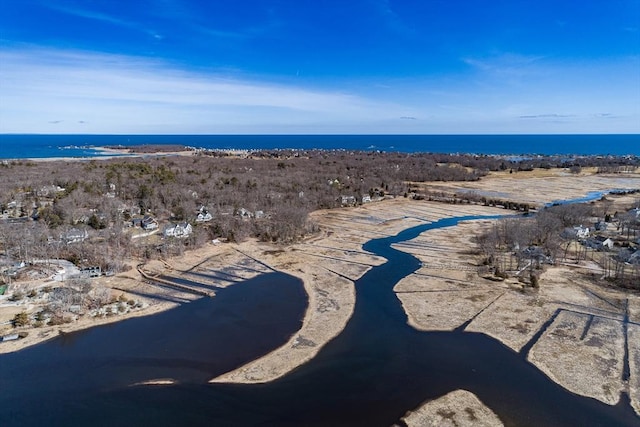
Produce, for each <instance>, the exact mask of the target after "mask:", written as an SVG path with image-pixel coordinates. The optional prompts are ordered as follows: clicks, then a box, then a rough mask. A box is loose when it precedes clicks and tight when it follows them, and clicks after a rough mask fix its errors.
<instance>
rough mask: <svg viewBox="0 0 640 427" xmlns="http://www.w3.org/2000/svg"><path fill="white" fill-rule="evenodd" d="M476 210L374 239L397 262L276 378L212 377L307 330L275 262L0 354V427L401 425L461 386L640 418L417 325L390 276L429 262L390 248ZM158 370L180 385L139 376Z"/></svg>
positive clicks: (565, 409)
mask: <svg viewBox="0 0 640 427" xmlns="http://www.w3.org/2000/svg"><path fill="white" fill-rule="evenodd" d="M474 218H478V217H460V218H450V219H444V220H441V221H438V222H435V223H431V224H426V225H421V226H417V227H414V228H411V229H408V230H405V231H403V232H401V233H400V234H398V235H396V236H393V237H388V238H383V239H376V240H372V241H370V242H368V243H367V244H366V245H365V246H364V249H365V250H367V251H370V252H372V253H375V254H377V255H380V256H382V257H384V258H386V259H387V260H388V261H387V262H386V263H385V264H383V265H380V266H378V267H374V268H372V269H371V270H369V271H368V272H367V273H366V274H365V275H364V276H362V278H360V279H359V280H358V281H357V282H356V284H355V286H356V306H355V310H354V313H353V316H352V318H351V319H350V321H349V322H348V324H347V326H346V328H345V330H344V331H343V332H342V333H341V334H340V335H339V336H337V337H336V338H335V339H333V340H332V341H330V342H329V343H328V344H327V345H326V346H325V347H324V348H323V349H322V350H321V351H320V352H319V354H318V355H317V356H316V357H315V358H314V359H313V360H311V361H310V362H308V363H306V364H305V365H303V366H301V367H299V368H297V369H295V370H294V371H293V372H291V373H290V374H288V375H286V376H284V377H282V378H281V379H279V380H276V381H273V382H270V383H265V384H258V385H237V384H208V383H207V380H209V379H210V378H212V377H214V376H217V375H219V374H221V373H223V372H226V371H229V370H231V369H234V368H236V367H238V366H241V365H242V364H244V363H246V362H247V361H249V360H252V359H255V358H257V357H259V356H260V355H262V354H265V353H266V352H268V351H270V350H271V349H273V348H276V347H278V346H279V345H282V344H284V343H285V342H286V341H287V339H288V337H289V336H291V334H293V333H295V332H296V331H297V329H298V328H299V327H300V319H301V318H302V316H303V314H304V309H305V306H306V300H305V294H304V291H303V288H302V286H301V283H300V282H299V281H298V280H297V279H294V278H292V277H290V276H286V275H283V274H278V273H274V274H268V275H263V276H260V277H258V278H256V279H253V280H249V281H246V282H243V283H240V284H237V285H234V286H233V287H230V288H228V289H224V290H221V291H220V292H219V294H218V296H217V297H216V298H213V299H208V298H205V299H201V300H198V301H196V302H194V303H190V304H186V305H183V306H181V307H179V308H177V309H175V310H171V311H169V312H166V313H161V314H158V315H155V316H151V317H147V318H138V319H130V320H126V321H123V322H119V323H117V324H114V325H110V326H103V327H97V328H94V329H90V330H87V331H82V332H78V333H73V334H69V335H66V336H64V337H59V338H56V339H55V340H52V341H50V342H47V343H44V344H42V345H39V346H35V347H33V348H28V349H25V350H23V351H20V352H17V353H14V354H8V355H3V356H0V426H28V425H38V426H43V425H47V426H52V425H59V426H86V425H91V426H96V425H105V426H106V425H109V426H114V425H117V426H122V425H132V426H134V425H135V426H140V425H153V426H158V425H166V426H187V425H207V426H242V425H247V426H254V425H258V426H340V425H345V426H391V425H393V424H396V423H400V418H401V417H402V416H403V415H404V414H405V413H406V412H407V411H408V410H411V409H414V408H417V407H418V406H420V405H421V404H422V403H423V402H424V401H425V400H430V399H434V398H437V397H440V396H442V395H444V394H446V393H448V392H450V391H453V390H457V389H465V390H469V391H471V392H472V393H474V394H475V395H477V396H478V397H479V398H480V400H482V401H483V402H484V403H485V404H486V405H487V406H488V407H489V408H491V409H492V410H493V411H494V412H495V413H496V414H497V415H498V416H499V417H500V419H501V420H502V422H503V423H504V424H505V425H509V426H536V427H538V426H639V425H640V418H639V417H637V416H636V415H635V414H634V413H633V411H632V410H631V408H630V405H629V404H628V400H627V399H621V403H620V404H618V405H617V406H608V405H606V404H604V403H601V402H599V401H597V400H594V399H590V398H585V397H580V396H577V395H574V394H572V393H570V392H568V391H567V390H565V389H564V388H562V387H560V386H559V385H557V384H556V383H554V382H553V381H551V380H550V379H549V378H548V377H547V376H546V375H544V374H543V373H542V372H541V371H540V370H538V369H537V368H536V367H535V366H533V365H532V364H530V363H529V362H528V361H527V360H526V358H525V357H524V356H523V355H521V354H519V353H516V352H514V351H513V350H511V349H510V348H508V347H506V346H504V345H503V344H501V343H500V342H498V341H497V340H495V339H493V338H490V337H488V336H486V335H483V334H478V333H470V332H464V331H462V330H459V331H454V332H420V331H416V330H415V329H413V328H412V327H410V326H408V325H407V317H406V314H405V312H404V311H403V309H402V307H401V304H400V301H399V300H398V299H397V298H396V296H395V294H394V292H393V287H394V285H395V284H396V283H397V282H398V281H399V280H400V279H402V278H403V277H405V276H407V275H409V274H411V273H412V272H414V271H416V270H417V269H418V268H419V266H420V263H419V261H418V260H417V259H416V258H415V257H413V256H412V255H409V254H406V253H404V252H400V251H398V250H395V249H393V248H392V247H391V245H392V244H393V243H398V242H402V241H406V240H410V239H412V238H415V237H416V236H418V235H419V234H420V233H422V232H424V231H426V230H430V229H435V228H439V227H448V226H453V225H455V224H457V222H458V221H460V220H466V219H474ZM152 378H170V379H173V380H175V383H174V384H172V385H165V386H140V385H138V386H136V385H132V384H136V383H139V382H141V381H145V380H148V379H152Z"/></svg>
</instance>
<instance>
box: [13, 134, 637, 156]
mask: <svg viewBox="0 0 640 427" xmlns="http://www.w3.org/2000/svg"><path fill="white" fill-rule="evenodd" d="M143 144H181V145H186V146H190V147H197V148H209V149H288V148H292V149H315V148H317V149H327V150H334V149H345V150H366V151H375V150H379V151H386V152H389V151H397V152H403V153H416V152H431V153H474V154H505V155H531V154H546V155H553V154H559V155H640V134H631V135H619V134H616V135H35V134H0V159H26V158H51V157H99V156H101V155H103V154H101V153H100V152H99V151H96V150H94V149H93V148H95V147H103V146H106V145H126V146H134V145H143Z"/></svg>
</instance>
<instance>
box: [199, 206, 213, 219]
mask: <svg viewBox="0 0 640 427" xmlns="http://www.w3.org/2000/svg"><path fill="white" fill-rule="evenodd" d="M212 219H213V216H212V215H211V214H210V213H209V211H208V210H207V209H206V208H205V207H204V206H202V207H200V210H199V211H198V215H197V216H196V222H208V221H211V220H212Z"/></svg>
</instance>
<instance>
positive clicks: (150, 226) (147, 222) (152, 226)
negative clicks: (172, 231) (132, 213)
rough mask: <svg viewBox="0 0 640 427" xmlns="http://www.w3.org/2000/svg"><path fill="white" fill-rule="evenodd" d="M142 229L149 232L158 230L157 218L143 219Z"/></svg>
mask: <svg viewBox="0 0 640 427" xmlns="http://www.w3.org/2000/svg"><path fill="white" fill-rule="evenodd" d="M140 227H142V229H143V230H147V231H151V230H156V229H157V228H158V221H156V219H155V218H153V217H151V216H148V215H146V216H145V217H144V218H142V221H140Z"/></svg>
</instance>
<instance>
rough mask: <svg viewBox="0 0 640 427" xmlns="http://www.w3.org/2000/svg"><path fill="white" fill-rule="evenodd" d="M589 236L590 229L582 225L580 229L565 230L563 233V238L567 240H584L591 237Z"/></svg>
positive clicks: (570, 228)
mask: <svg viewBox="0 0 640 427" xmlns="http://www.w3.org/2000/svg"><path fill="white" fill-rule="evenodd" d="M589 235H590V231H589V227H583V226H582V225H580V226H579V227H569V228H565V229H564V231H563V232H562V237H564V238H565V239H578V240H582V239H586V238H587V237H589Z"/></svg>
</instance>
